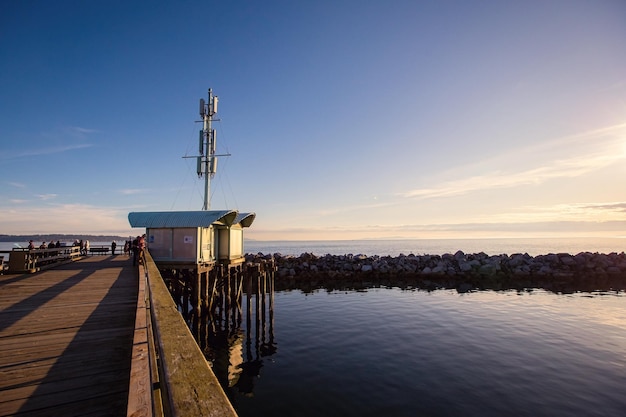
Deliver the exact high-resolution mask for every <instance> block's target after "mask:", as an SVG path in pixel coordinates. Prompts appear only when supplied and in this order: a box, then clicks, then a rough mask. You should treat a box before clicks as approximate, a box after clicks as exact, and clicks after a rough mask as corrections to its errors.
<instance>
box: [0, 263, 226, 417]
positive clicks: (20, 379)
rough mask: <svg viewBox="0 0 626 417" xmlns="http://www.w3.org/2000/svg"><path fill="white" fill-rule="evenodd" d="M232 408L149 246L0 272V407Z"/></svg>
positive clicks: (80, 410) (180, 411)
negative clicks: (135, 252) (140, 259)
mask: <svg viewBox="0 0 626 417" xmlns="http://www.w3.org/2000/svg"><path fill="white" fill-rule="evenodd" d="M50 415H67V416H99V415H114V416H117V415H121V416H123V415H127V416H133V417H141V416H146V417H151V416H163V415H165V416H170V415H171V416H178V415H194V416H223V417H236V412H235V410H234V409H233V407H232V405H231V404H230V402H229V401H228V398H227V397H226V395H225V393H224V391H223V389H222V388H221V387H220V385H219V382H218V380H217V378H216V377H215V375H214V374H213V372H212V370H211V368H210V366H209V364H208V362H207V361H206V359H205V357H204V356H203V354H202V351H201V350H200V348H199V347H198V345H197V343H196V342H195V340H194V338H193V335H192V334H191V331H190V329H189V328H188V326H187V324H186V323H185V321H184V320H183V317H182V316H181V314H180V313H179V311H178V309H177V307H176V304H175V303H174V300H173V299H172V297H171V295H170V293H169V292H168V289H167V287H166V285H165V283H164V281H163V279H162V277H161V275H160V272H159V270H158V268H157V267H156V265H155V264H154V262H153V261H152V258H151V256H150V254H149V253H146V256H145V260H144V265H140V266H139V267H136V266H133V265H132V259H130V258H129V257H127V256H125V255H118V256H103V257H102V256H100V257H87V258H83V259H81V260H79V261H76V262H73V263H68V264H61V265H58V266H57V267H56V268H54V269H50V270H47V271H45V272H39V273H25V274H20V275H4V276H0V416H50Z"/></svg>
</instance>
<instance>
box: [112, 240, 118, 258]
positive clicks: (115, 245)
mask: <svg viewBox="0 0 626 417" xmlns="http://www.w3.org/2000/svg"><path fill="white" fill-rule="evenodd" d="M116 247H117V243H115V241H113V242H111V255H115V248H116Z"/></svg>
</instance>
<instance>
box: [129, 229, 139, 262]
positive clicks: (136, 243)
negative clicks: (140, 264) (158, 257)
mask: <svg viewBox="0 0 626 417" xmlns="http://www.w3.org/2000/svg"><path fill="white" fill-rule="evenodd" d="M130 250H131V251H132V252H133V266H135V265H137V257H138V254H139V236H137V237H136V238H135V239H133V243H131V246H130Z"/></svg>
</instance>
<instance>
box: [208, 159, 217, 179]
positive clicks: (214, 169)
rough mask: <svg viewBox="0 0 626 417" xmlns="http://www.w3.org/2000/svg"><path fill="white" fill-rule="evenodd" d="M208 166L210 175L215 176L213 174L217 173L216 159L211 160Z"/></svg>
mask: <svg viewBox="0 0 626 417" xmlns="http://www.w3.org/2000/svg"><path fill="white" fill-rule="evenodd" d="M209 165H210V166H209V172H210V173H211V175H215V173H216V172H217V158H216V157H213V158H211V162H210V164H209Z"/></svg>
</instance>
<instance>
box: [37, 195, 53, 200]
mask: <svg viewBox="0 0 626 417" xmlns="http://www.w3.org/2000/svg"><path fill="white" fill-rule="evenodd" d="M37 197H38V198H39V199H41V200H52V199H55V198H57V197H58V194H37Z"/></svg>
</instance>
